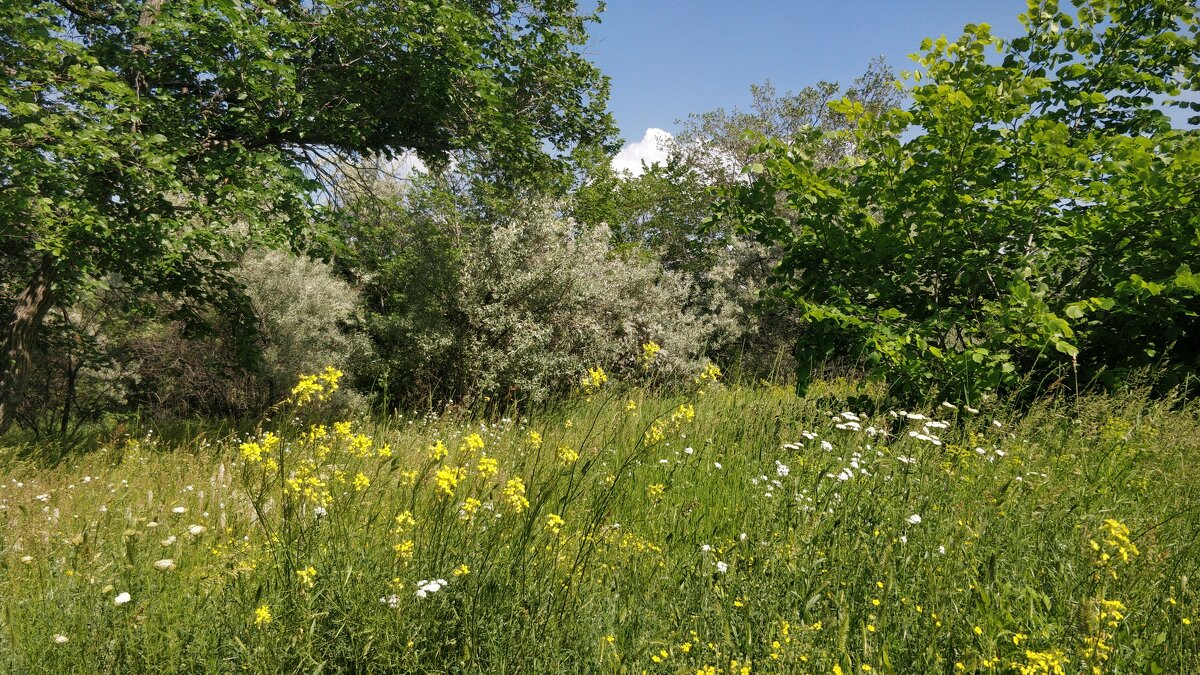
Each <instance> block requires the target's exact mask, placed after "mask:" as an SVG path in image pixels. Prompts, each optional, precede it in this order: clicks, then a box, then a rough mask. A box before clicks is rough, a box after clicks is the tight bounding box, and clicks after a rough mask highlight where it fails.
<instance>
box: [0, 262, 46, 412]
mask: <svg viewBox="0 0 1200 675" xmlns="http://www.w3.org/2000/svg"><path fill="white" fill-rule="evenodd" d="M54 276H55V269H54V260H53V259H52V258H51V257H50V256H46V257H44V258H42V264H41V265H39V266H38V269H37V273H36V274H34V277H33V280H32V281H30V282H29V285H28V286H26V287H25V290H23V291H21V294H20V295H18V296H17V302H16V306H15V307H14V308H13V314H12V320H11V321H10V322H9V324H8V326H6V327H5V328H4V332H3V333H0V434H3V433H4V432H5V431H8V427H9V425H11V424H12V421H13V417H14V415H15V414H16V407H17V404H18V403H20V401H21V394H22V392H23V391H24V389H25V381H26V380H27V379H29V371H30V370H32V368H33V343H34V339H35V338H36V337H37V332H38V329H39V328H41V327H42V319H43V318H45V316H46V312H47V311H49V310H50V306H51V305H53V304H54V297H53V292H52V290H51V285H52V284H53V283H54Z"/></svg>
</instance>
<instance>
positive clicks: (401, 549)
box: [392, 539, 416, 560]
mask: <svg viewBox="0 0 1200 675" xmlns="http://www.w3.org/2000/svg"><path fill="white" fill-rule="evenodd" d="M415 549H416V543H414V542H413V540H412V539H406V540H404V541H401V542H396V544H395V545H393V546H392V551H394V552H395V553H396V557H397V558H401V559H403V560H408V559H410V558H412V557H413V551H414V550H415Z"/></svg>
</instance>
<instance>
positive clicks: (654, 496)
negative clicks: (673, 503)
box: [646, 483, 667, 502]
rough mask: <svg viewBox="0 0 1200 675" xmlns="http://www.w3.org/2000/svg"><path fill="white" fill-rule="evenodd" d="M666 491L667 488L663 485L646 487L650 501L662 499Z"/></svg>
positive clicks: (654, 484)
mask: <svg viewBox="0 0 1200 675" xmlns="http://www.w3.org/2000/svg"><path fill="white" fill-rule="evenodd" d="M666 489H667V486H666V485H663V484H662V483H653V484H651V485H647V486H646V496H647V497H649V498H650V501H654V502H656V501H658V500H660V499H662V496H663V492H664V491H665V490H666Z"/></svg>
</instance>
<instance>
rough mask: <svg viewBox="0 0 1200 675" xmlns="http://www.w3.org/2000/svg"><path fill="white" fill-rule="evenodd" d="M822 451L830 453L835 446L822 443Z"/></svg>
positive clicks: (827, 442)
mask: <svg viewBox="0 0 1200 675" xmlns="http://www.w3.org/2000/svg"><path fill="white" fill-rule="evenodd" d="M821 449H822V450H824V451H825V452H829V451H830V450H833V444H832V443H830V442H829V441H821Z"/></svg>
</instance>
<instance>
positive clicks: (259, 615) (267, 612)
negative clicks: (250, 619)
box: [254, 604, 271, 628]
mask: <svg viewBox="0 0 1200 675" xmlns="http://www.w3.org/2000/svg"><path fill="white" fill-rule="evenodd" d="M269 623H271V607H270V606H268V605H266V604H263V605H259V606H258V609H256V610H254V625H255V626H258V627H259V628H262V627H263V626H266V625H267V624H269Z"/></svg>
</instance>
